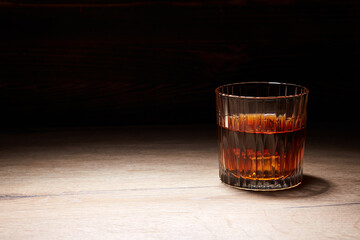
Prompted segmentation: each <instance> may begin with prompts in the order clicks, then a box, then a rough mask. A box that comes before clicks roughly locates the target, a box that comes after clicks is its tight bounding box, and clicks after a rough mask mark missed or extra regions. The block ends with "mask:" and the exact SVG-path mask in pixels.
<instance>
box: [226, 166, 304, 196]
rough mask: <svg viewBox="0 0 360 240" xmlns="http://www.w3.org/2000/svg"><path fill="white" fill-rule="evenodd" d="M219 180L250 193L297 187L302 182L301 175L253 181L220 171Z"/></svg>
mask: <svg viewBox="0 0 360 240" xmlns="http://www.w3.org/2000/svg"><path fill="white" fill-rule="evenodd" d="M220 179H221V181H222V182H223V183H225V184H226V185H229V186H231V187H234V188H237V189H242V190H250V191H278V190H286V189H290V188H294V187H296V186H299V185H300V184H301V181H302V174H298V175H293V176H288V177H285V178H281V179H276V180H274V179H270V180H253V179H247V178H243V177H236V176H234V175H232V174H229V173H227V172H226V171H224V170H222V169H220Z"/></svg>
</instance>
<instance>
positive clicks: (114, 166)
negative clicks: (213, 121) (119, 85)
mask: <svg viewBox="0 0 360 240" xmlns="http://www.w3.org/2000/svg"><path fill="white" fill-rule="evenodd" d="M339 134H340V135H333V133H330V132H320V131H309V133H308V139H307V146H306V152H305V166H304V173H305V178H304V182H303V184H302V185H301V186H300V187H298V188H295V189H292V190H287V191H278V192H250V191H242V190H237V189H233V188H230V187H227V186H225V185H224V184H222V183H221V182H220V180H219V177H218V163H217V144H216V141H217V139H216V127H215V126H210V127H209V126H205V127H196V126H172V127H171V126H147V127H136V126H132V127H118V128H110V127H107V128H79V129H58V130H54V129H32V130H27V131H7V132H2V133H1V140H0V157H1V161H0V239H287V240H288V239H359V238H360V196H359V189H360V188H359V184H360V179H359V172H360V165H359V163H360V152H359V146H358V142H357V141H358V139H356V138H353V137H355V135H354V136H351V135H341V133H339ZM331 136H332V137H331Z"/></svg>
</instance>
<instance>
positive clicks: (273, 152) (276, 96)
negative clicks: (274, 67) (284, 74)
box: [215, 82, 309, 191]
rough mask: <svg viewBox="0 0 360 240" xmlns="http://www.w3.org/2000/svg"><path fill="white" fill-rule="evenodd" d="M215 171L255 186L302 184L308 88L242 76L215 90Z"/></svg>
mask: <svg viewBox="0 0 360 240" xmlns="http://www.w3.org/2000/svg"><path fill="white" fill-rule="evenodd" d="M215 94H216V112H217V124H218V129H219V130H218V131H219V133H218V144H219V175H220V179H221V181H222V182H223V183H225V184H228V185H230V186H233V187H236V188H240V189H245V190H257V191H271V190H281V189H288V188H292V187H296V186H298V185H299V184H301V181H302V176H303V157H304V148H305V127H306V115H307V111H306V110H307V102H308V94H309V90H308V89H307V88H306V87H303V86H300V85H296V84H290V83H278V82H241V83H234V84H228V85H223V86H220V87H218V88H216V90H215Z"/></svg>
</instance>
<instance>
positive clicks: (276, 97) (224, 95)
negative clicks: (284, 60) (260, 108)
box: [215, 82, 309, 99]
mask: <svg viewBox="0 0 360 240" xmlns="http://www.w3.org/2000/svg"><path fill="white" fill-rule="evenodd" d="M246 84H268V85H283V86H292V87H299V88H302V89H304V90H305V91H304V92H302V93H298V94H292V95H287V96H270V97H256V96H240V95H233V94H227V93H223V92H221V91H220V88H222V87H226V86H236V85H246ZM215 93H216V94H218V95H220V96H223V97H230V98H238V99H282V98H296V97H300V96H304V95H307V94H309V89H308V88H307V87H304V86H301V85H298V84H293V83H284V82H238V83H230V84H225V85H221V86H219V87H217V88H216V89H215Z"/></svg>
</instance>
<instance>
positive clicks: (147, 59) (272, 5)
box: [0, 0, 360, 128]
mask: <svg viewBox="0 0 360 240" xmlns="http://www.w3.org/2000/svg"><path fill="white" fill-rule="evenodd" d="M359 5H360V4H359V1H354V0H342V1H316V0H309V1H306V0H302V1H300V0H299V1H298V0H274V1H264V0H255V1H252V0H248V1H245V0H240V1H225V0H224V1H181V0H180V1H136V0H132V1H113V0H97V1H96V0H95V1H91V0H88V1H79V0H74V1H73V0H62V1H60V0H58V1H21V0H19V1H0V29H1V30H0V31H1V32H0V34H1V35H0V36H1V38H0V109H1V115H0V116H1V128H23V127H25V128H26V127H39V126H44V127H49V126H50V127H52V126H56V127H62V126H92V125H127V124H190V123H195V124H199V123H202V124H215V94H214V89H215V87H217V86H219V85H222V84H226V83H232V82H240V81H280V82H291V83H296V84H301V85H304V86H307V87H308V88H309V89H310V99H309V109H308V110H309V118H308V120H309V126H318V125H320V124H336V125H337V126H349V125H348V124H354V120H355V119H356V118H358V112H359V100H358V99H359V92H360V91H359V83H358V81H359V73H358V70H359V69H360V68H359V60H358V59H359Z"/></svg>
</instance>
